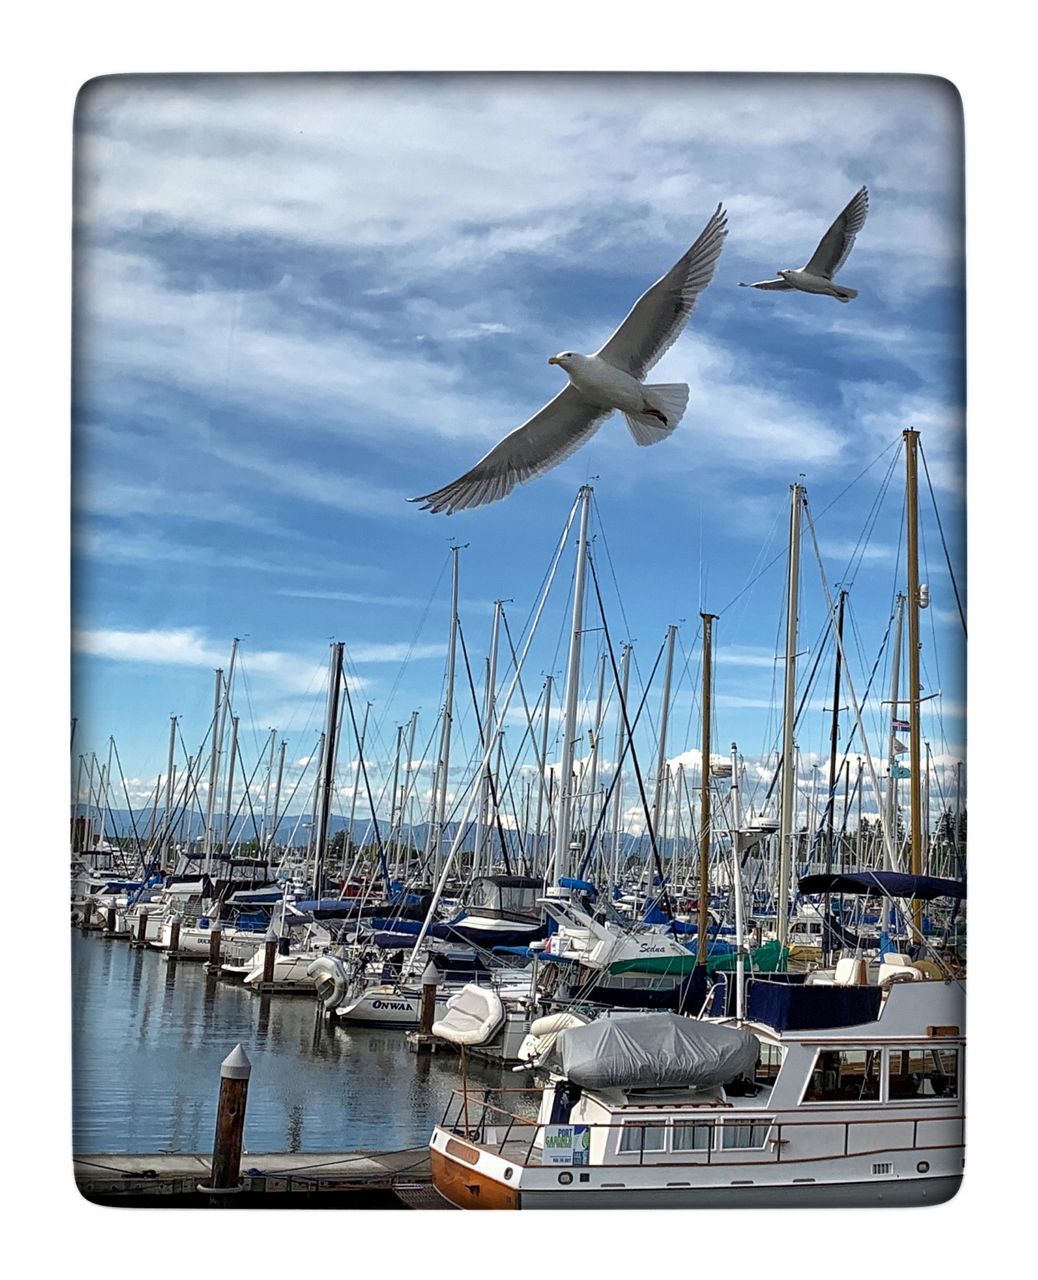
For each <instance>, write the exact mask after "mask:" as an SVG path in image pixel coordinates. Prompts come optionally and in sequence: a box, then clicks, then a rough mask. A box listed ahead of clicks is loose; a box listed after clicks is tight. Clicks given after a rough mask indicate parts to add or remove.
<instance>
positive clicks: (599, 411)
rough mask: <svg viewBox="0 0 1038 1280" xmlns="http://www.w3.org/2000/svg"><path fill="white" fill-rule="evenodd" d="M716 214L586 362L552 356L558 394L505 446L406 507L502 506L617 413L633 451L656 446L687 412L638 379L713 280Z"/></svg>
mask: <svg viewBox="0 0 1038 1280" xmlns="http://www.w3.org/2000/svg"><path fill="white" fill-rule="evenodd" d="M727 216H728V215H727V214H726V213H725V211H724V209H723V208H722V207H721V206H720V205H718V206H717V210H716V212H715V213H714V215H713V216H712V217H711V219H710V221H709V222H708V223H707V224H706V226H705V227H704V228H703V231H702V233H701V234H700V236H699V239H698V240H697V241H696V242H695V244H694V245H692V247H691V248H690V249H689V250H688V252H687V253H686V254H684V255H683V256H682V257H681V258H679V260H678V261H677V262H676V263H675V264H674V266H673V267H671V269H670V270H669V271H668V272H667V274H666V275H665V276H662V277H661V278H660V279H659V280H657V281H656V283H655V284H654V285H652V286H650V288H648V289H647V290H646V291H645V292H644V293H643V294H642V296H641V297H640V298H639V299H638V301H637V302H636V303H635V304H634V306H633V307H632V308H631V310H630V312H629V313H628V315H627V318H626V319H625V320H624V322H623V323H622V324H621V325H620V327H619V329H617V331H616V332H615V333H614V334H613V336H612V337H611V338H610V339H609V341H608V342H607V343H606V344H605V345H604V346H602V347H599V349H598V350H597V351H596V352H595V353H594V354H593V355H589V356H586V355H580V354H579V353H578V352H576V351H561V352H559V354H558V355H554V356H552V357H551V358H550V359H549V360H548V363H549V364H554V365H557V366H558V367H559V368H560V369H561V370H562V371H563V373H565V374H566V376H567V377H568V378H569V382H568V383H567V385H566V386H565V387H564V388H563V389H562V391H560V392H559V394H558V395H557V396H556V397H555V398H554V400H550V401H549V402H548V403H547V404H546V405H545V406H544V408H543V409H541V410H539V411H538V412H537V413H535V414H534V415H533V417H532V418H530V419H529V420H528V421H527V422H524V423H523V425H522V426H521V427H516V429H515V430H514V431H513V432H511V434H509V435H507V436H505V438H504V439H503V440H502V441H501V442H500V444H497V445H495V446H494V448H493V449H491V450H490V452H489V453H488V454H487V455H486V457H484V458H481V459H480V460H479V462H477V463H476V465H475V466H474V467H473V468H472V469H471V470H470V471H466V472H465V474H464V475H463V476H460V477H459V478H458V479H457V480H454V481H452V483H451V484H448V485H444V487H443V488H442V489H436V490H435V491H434V492H433V493H427V494H425V496H424V497H421V498H410V499H408V501H410V502H420V503H422V509H423V510H424V511H433V512H440V511H444V512H446V513H447V515H452V514H453V513H454V512H455V511H464V510H465V509H466V508H467V507H481V506H484V505H485V504H486V503H488V502H496V501H497V500H498V499H499V498H504V497H506V496H507V495H508V494H509V493H511V491H512V490H513V489H514V488H515V486H516V485H517V484H525V482H526V481H527V480H532V479H533V478H534V477H535V476H539V475H543V474H544V472H545V471H548V470H550V469H551V468H552V467H554V466H557V465H558V464H559V463H560V462H562V461H563V460H564V459H565V458H568V457H569V456H570V454H571V453H573V452H575V451H576V450H577V449H579V448H580V446H581V445H582V444H584V443H586V442H587V441H588V440H590V439H591V437H592V436H593V435H594V434H595V432H596V431H597V430H598V428H599V427H600V426H601V425H602V423H603V422H605V420H606V418H608V417H609V416H610V414H611V413H612V412H613V411H614V409H619V410H620V412H621V413H622V414H623V415H624V417H625V418H626V420H627V427H628V430H629V431H630V433H631V435H632V436H633V437H634V440H635V443H636V444H640V445H650V444H657V443H658V442H659V441H660V440H664V439H666V437H667V436H669V435H670V433H671V432H672V431H673V430H674V428H675V427H676V426H677V425H678V423H679V422H680V421H681V416H682V414H683V413H684V412H685V406H686V405H687V404H688V394H689V393H688V385H687V384H686V383H684V382H674V383H649V384H648V385H646V383H645V382H644V381H643V380H644V378H645V375H646V374H647V373H648V372H649V370H650V369H651V368H652V367H653V365H654V364H655V363H656V362H657V361H658V360H659V359H660V357H661V356H662V355H663V354H664V352H665V351H667V350H668V348H669V347H670V346H671V345H672V344H673V343H674V341H675V340H676V339H677V337H678V335H679V334H680V333H681V331H682V329H684V327H685V324H686V322H687V320H688V318H689V316H690V315H691V314H692V312H693V311H694V310H695V307H696V303H697V302H698V301H699V295H700V294H701V293H702V292H703V290H704V289H705V288H706V287H707V285H708V284H709V283H710V281H711V280H712V279H713V276H714V270H715V268H716V266H717V259H718V258H719V257H720V254H721V249H722V248H723V246H724V238H725V236H726V235H727V234H728V229H727V225H726V224H727Z"/></svg>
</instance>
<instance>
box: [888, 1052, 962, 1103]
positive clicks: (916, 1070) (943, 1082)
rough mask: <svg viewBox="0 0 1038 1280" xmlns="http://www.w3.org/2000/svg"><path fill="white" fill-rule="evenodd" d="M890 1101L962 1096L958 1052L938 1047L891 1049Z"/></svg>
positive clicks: (944, 1099) (944, 1098) (889, 1056)
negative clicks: (960, 1092) (960, 1093)
mask: <svg viewBox="0 0 1038 1280" xmlns="http://www.w3.org/2000/svg"><path fill="white" fill-rule="evenodd" d="M888 1063H889V1084H890V1097H891V1098H892V1099H898V1098H913V1099H915V1098H919V1099H925V1098H935V1099H938V1100H940V1101H942V1102H948V1101H951V1100H953V1099H955V1098H957V1097H958V1096H959V1051H958V1049H952V1048H945V1047H944V1046H941V1047H938V1046H936V1045H926V1046H925V1047H924V1046H922V1045H919V1046H912V1047H911V1048H906V1049H891V1050H890V1051H889V1053H888Z"/></svg>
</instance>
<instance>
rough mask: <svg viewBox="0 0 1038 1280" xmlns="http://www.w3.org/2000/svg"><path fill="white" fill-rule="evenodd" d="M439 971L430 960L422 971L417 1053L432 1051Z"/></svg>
mask: <svg viewBox="0 0 1038 1280" xmlns="http://www.w3.org/2000/svg"><path fill="white" fill-rule="evenodd" d="M439 981H440V971H439V969H437V967H436V966H435V965H434V964H433V962H432V961H431V960H430V961H429V963H428V964H427V965H426V966H425V970H424V972H423V973H422V1003H421V1005H420V1006H419V1015H418V1035H417V1036H416V1037H415V1049H416V1051H417V1052H418V1053H432V1049H433V1030H432V1028H433V1023H434V1022H435V1021H436V986H437V983H438V982H439Z"/></svg>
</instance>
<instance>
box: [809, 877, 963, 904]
mask: <svg viewBox="0 0 1038 1280" xmlns="http://www.w3.org/2000/svg"><path fill="white" fill-rule="evenodd" d="M798 888H799V889H800V892H801V893H885V894H887V896H888V897H891V898H921V899H923V900H925V901H927V902H929V901H930V899H931V898H965V896H966V884H965V882H964V881H960V880H942V879H941V878H940V877H938V876H910V875H907V874H906V873H905V872H903V871H848V872H844V873H842V874H840V873H836V872H833V873H829V874H825V875H816V876H804V877H803V878H802V879H801V881H800V884H799V885H798Z"/></svg>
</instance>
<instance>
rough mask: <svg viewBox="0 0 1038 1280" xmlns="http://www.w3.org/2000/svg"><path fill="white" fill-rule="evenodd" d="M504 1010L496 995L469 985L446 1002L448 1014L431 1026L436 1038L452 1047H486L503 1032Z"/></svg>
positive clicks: (484, 988)
mask: <svg viewBox="0 0 1038 1280" xmlns="http://www.w3.org/2000/svg"><path fill="white" fill-rule="evenodd" d="M504 1020H505V1008H504V1005H503V1004H502V1003H501V999H500V997H499V996H498V994H497V992H496V991H491V990H488V989H487V988H486V987H480V986H477V985H476V984H475V983H474V982H468V983H466V984H465V986H463V987H462V989H461V990H460V991H459V992H458V993H457V994H456V995H453V996H451V998H450V999H449V1000H448V1001H447V1012H446V1013H445V1014H444V1016H443V1017H442V1018H440V1019H439V1021H438V1022H434V1023H433V1025H432V1030H433V1035H434V1036H439V1037H440V1039H441V1040H446V1041H448V1042H449V1043H450V1044H457V1045H475V1044H486V1043H487V1041H488V1040H490V1039H492V1038H493V1037H494V1036H495V1035H496V1034H497V1032H498V1031H499V1030H500V1029H501V1024H502V1023H503V1022H504Z"/></svg>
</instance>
